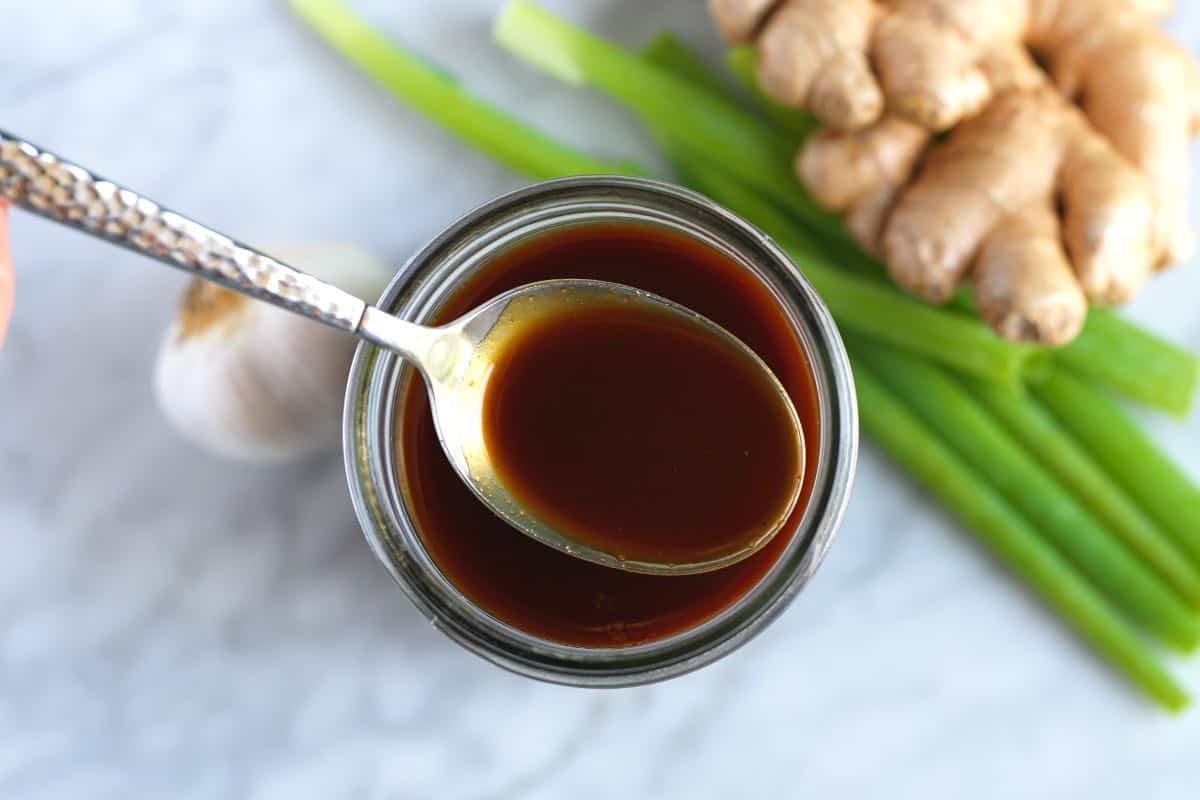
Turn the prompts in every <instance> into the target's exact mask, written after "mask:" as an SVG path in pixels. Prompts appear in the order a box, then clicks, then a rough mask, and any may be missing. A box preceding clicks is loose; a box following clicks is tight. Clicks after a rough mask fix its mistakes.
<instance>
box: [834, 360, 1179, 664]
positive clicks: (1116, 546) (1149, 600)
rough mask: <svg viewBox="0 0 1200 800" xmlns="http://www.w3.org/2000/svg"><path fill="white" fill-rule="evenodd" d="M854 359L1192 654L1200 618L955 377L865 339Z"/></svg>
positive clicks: (1075, 560)
mask: <svg viewBox="0 0 1200 800" xmlns="http://www.w3.org/2000/svg"><path fill="white" fill-rule="evenodd" d="M851 344H852V348H853V350H854V353H855V354H856V355H857V356H858V357H859V358H861V359H862V360H864V361H865V362H866V363H867V365H868V366H869V367H870V368H871V370H872V371H873V372H875V373H876V374H877V375H879V376H880V377H881V378H882V379H883V381H884V383H885V384H886V385H887V386H888V387H889V388H890V389H892V391H894V392H895V393H896V394H897V395H898V396H899V397H900V398H901V399H902V400H903V401H904V402H905V403H907V404H908V405H909V406H910V407H911V408H912V409H913V410H914V411H916V412H917V414H918V415H919V416H920V417H921V418H922V419H924V420H925V423H926V424H927V425H931V426H935V427H936V428H937V430H938V431H939V432H940V433H941V434H942V436H943V437H944V438H945V439H946V441H947V442H949V444H950V445H951V447H953V448H954V450H955V451H956V452H957V453H958V454H959V456H961V457H962V458H963V459H964V460H966V461H967V463H969V464H971V465H972V466H973V467H974V468H975V470H976V471H978V472H979V473H980V474H981V475H982V476H983V477H984V479H985V480H987V481H988V482H989V483H991V484H992V486H994V487H995V488H996V489H997V490H998V491H999V492H1000V493H1001V494H1002V495H1003V496H1004V497H1005V498H1006V499H1007V500H1008V501H1009V502H1010V503H1012V504H1013V505H1014V506H1015V507H1016V508H1017V509H1018V510H1019V511H1020V512H1021V513H1022V514H1023V515H1024V516H1025V517H1026V519H1028V520H1029V521H1030V522H1031V523H1033V525H1034V526H1035V527H1036V528H1037V529H1038V531H1040V532H1041V534H1042V535H1043V536H1045V537H1046V538H1047V539H1048V540H1050V541H1052V542H1053V543H1054V545H1055V546H1056V547H1057V548H1058V550H1059V552H1061V553H1062V554H1063V555H1064V556H1065V557H1066V558H1067V560H1068V561H1070V562H1071V563H1072V564H1074V565H1075V566H1076V567H1077V568H1078V569H1079V571H1080V572H1082V573H1083V574H1084V575H1086V576H1087V577H1088V579H1089V580H1091V581H1092V583H1093V584H1094V585H1095V586H1097V588H1099V589H1100V590H1101V591H1103V592H1104V593H1105V595H1106V596H1107V597H1108V598H1109V600H1111V601H1112V602H1113V604H1115V605H1117V606H1118V607H1120V608H1122V609H1123V610H1124V611H1126V612H1127V613H1128V614H1130V615H1131V616H1133V617H1134V618H1135V619H1137V620H1138V621H1139V622H1141V623H1142V624H1143V625H1145V626H1146V627H1147V628H1149V629H1150V630H1152V631H1154V632H1155V633H1156V634H1158V635H1159V636H1160V637H1161V638H1162V639H1163V641H1165V642H1167V643H1169V644H1171V645H1173V646H1175V647H1177V648H1179V649H1180V650H1184V651H1189V650H1192V649H1194V648H1195V646H1196V645H1197V644H1200V620H1197V618H1196V617H1195V615H1193V613H1192V611H1191V609H1190V608H1188V607H1187V606H1186V605H1184V604H1183V603H1182V602H1181V601H1180V600H1179V598H1178V597H1177V596H1176V595H1175V594H1173V593H1172V592H1171V591H1170V590H1169V589H1168V588H1167V587H1166V586H1165V585H1164V584H1163V583H1162V582H1161V581H1160V580H1159V579H1158V577H1157V576H1156V575H1155V574H1154V573H1153V572H1151V571H1150V570H1149V568H1148V567H1146V566H1145V565H1144V564H1143V563H1142V562H1141V561H1139V560H1138V559H1137V558H1136V557H1134V556H1133V554H1132V553H1130V552H1129V551H1128V550H1127V549H1126V548H1125V547H1124V546H1123V545H1122V544H1121V543H1120V542H1119V541H1118V540H1117V539H1116V538H1114V537H1113V536H1112V535H1111V534H1110V533H1109V532H1108V531H1107V530H1106V529H1105V528H1104V527H1103V526H1102V525H1100V524H1099V523H1098V522H1096V521H1095V520H1094V519H1093V518H1092V516H1091V515H1090V514H1088V512H1087V511H1086V510H1085V509H1084V508H1083V507H1082V506H1080V505H1079V503H1078V502H1077V501H1076V500H1075V498H1073V497H1072V496H1071V495H1070V494H1069V493H1068V492H1067V491H1066V490H1064V489H1063V488H1062V487H1061V486H1060V485H1059V484H1058V481H1056V480H1055V479H1054V477H1053V476H1052V475H1050V474H1049V473H1048V472H1047V471H1046V470H1045V469H1044V468H1043V467H1042V466H1041V465H1039V464H1038V463H1037V462H1036V461H1035V460H1034V459H1033V458H1032V457H1031V456H1030V455H1029V454H1028V453H1026V452H1025V450H1023V449H1022V448H1021V446H1020V445H1018V444H1017V443H1016V442H1015V441H1013V439H1012V438H1011V437H1010V436H1009V435H1008V434H1007V433H1006V432H1005V431H1004V429H1003V428H1002V427H1001V426H1000V425H999V424H998V423H997V422H996V421H995V420H993V419H992V418H991V417H990V416H989V415H988V413H987V412H986V411H984V410H983V409H982V408H980V407H979V406H978V404H976V403H975V401H974V400H973V399H972V398H971V396H970V395H969V394H967V392H966V391H965V390H964V389H963V388H962V385H961V384H960V383H958V382H956V381H955V379H954V378H952V377H951V376H950V374H949V373H947V372H945V371H944V370H941V369H939V368H938V367H936V366H934V365H933V364H929V363H928V362H925V361H922V360H921V359H918V358H914V357H912V356H908V355H905V354H903V353H900V352H897V351H895V350H889V349H887V348H884V347H879V346H877V345H875V344H873V343H869V342H864V341H861V340H851Z"/></svg>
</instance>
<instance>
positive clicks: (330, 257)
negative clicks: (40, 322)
mask: <svg viewBox="0 0 1200 800" xmlns="http://www.w3.org/2000/svg"><path fill="white" fill-rule="evenodd" d="M267 252H269V253H271V254H272V255H274V256H276V257H277V258H279V259H281V260H282V261H284V262H286V263H289V264H292V265H294V266H296V267H297V268H298V269H302V270H304V271H306V272H309V273H311V274H312V275H315V276H316V277H318V278H321V279H323V280H327V281H329V282H330V283H333V284H334V285H336V286H338V287H340V288H342V289H345V290H346V291H348V292H351V293H352V294H354V295H356V296H358V297H360V298H362V299H364V300H367V301H370V302H374V301H375V300H376V299H378V297H379V296H380V294H382V293H383V289H384V287H385V286H386V285H387V282H388V280H389V279H390V278H391V277H392V272H393V271H392V270H390V269H388V268H387V267H386V266H384V265H383V264H382V263H380V262H379V261H377V260H376V259H375V258H373V257H372V256H370V255H368V254H367V253H364V252H363V251H361V250H359V249H357V248H355V247H351V246H348V245H341V244H316V243H306V244H290V245H279V246H276V247H271V248H268V249H267ZM357 343H358V341H357V340H356V339H355V338H354V337H353V336H350V335H349V334H347V333H344V332H342V331H337V330H334V329H332V328H327V327H325V326H324V325H321V324H320V323H317V322H313V321H312V320H307V319H304V318H303V317H300V316H297V315H295V314H291V313H288V312H287V311H283V310H282V309H278V308H275V307H274V306H270V305H268V304H266V303H260V302H258V301H256V300H253V299H251V298H249V297H246V296H245V295H242V294H238V293H237V292H233V291H231V290H229V289H225V288H223V287H220V286H217V285H216V284H212V283H209V282H208V281H204V280H201V279H199V278H195V279H193V280H192V282H191V283H189V284H188V287H187V289H186V290H185V292H184V295H183V298H182V302H181V305H180V308H179V312H178V314H177V316H176V318H175V321H174V323H173V324H172V325H171V327H170V328H169V329H168V330H167V332H166V335H165V337H164V338H163V342H162V345H161V347H160V348H159V352H158V363H157V367H156V369H155V377H154V383H155V390H156V394H157V396H158V402H159V406H160V407H161V408H162V410H163V413H164V414H165V415H166V417H167V419H168V420H170V421H171V422H172V423H174V425H175V427H176V428H178V429H179V431H180V433H182V434H183V435H184V436H185V437H187V438H188V439H190V440H191V441H193V442H194V443H196V444H198V445H200V446H201V447H204V448H205V449H207V450H211V451H213V452H215V453H218V454H220V455H224V456H227V457H230V458H234V459H238V460H242V461H258V462H281V461H289V460H295V459H297V458H300V457H302V456H304V455H306V454H308V453H311V452H313V451H315V450H319V449H323V448H327V447H331V446H333V445H335V444H336V442H337V441H338V436H339V432H340V430H341V410H342V400H343V397H344V395H345V392H346V375H347V373H348V372H349V369H350V360H351V358H352V356H353V354H354V348H355V345H356V344H357Z"/></svg>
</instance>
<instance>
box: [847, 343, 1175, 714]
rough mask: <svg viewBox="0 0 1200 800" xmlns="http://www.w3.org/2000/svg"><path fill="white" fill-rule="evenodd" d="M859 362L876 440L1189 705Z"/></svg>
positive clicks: (1085, 626)
mask: <svg viewBox="0 0 1200 800" xmlns="http://www.w3.org/2000/svg"><path fill="white" fill-rule="evenodd" d="M851 357H852V359H853V358H854V357H853V355H852V356H851ZM853 364H854V384H855V386H856V387H857V389H858V400H859V411H860V414H861V418H862V425H863V428H864V429H865V430H866V431H867V433H869V434H870V435H871V438H872V439H873V440H874V441H875V442H876V443H877V444H878V445H879V446H880V447H881V448H883V450H884V451H885V452H886V453H888V455H890V456H891V457H892V458H893V459H894V460H895V461H896V462H897V463H899V464H900V465H901V466H903V467H904V468H905V469H906V470H908V472H909V473H911V474H912V475H913V476H914V477H915V478H916V479H917V480H919V481H920V482H921V483H922V484H924V485H925V487H926V488H927V489H928V490H929V491H930V492H931V493H932V494H933V495H934V496H935V497H937V499H938V500H939V501H941V503H942V504H943V505H944V506H946V508H948V509H950V510H951V511H952V512H953V513H954V514H955V515H956V516H958V518H959V520H961V521H962V523H963V524H964V525H966V527H967V528H968V529H969V530H970V531H972V532H973V533H974V534H975V536H976V537H977V538H978V539H979V540H980V541H982V542H983V543H984V544H985V545H987V546H988V547H989V548H991V549H992V551H994V552H995V553H996V554H997V555H998V556H999V557H1000V558H1001V559H1002V560H1003V561H1004V562H1005V564H1007V565H1008V568H1009V569H1011V570H1012V571H1013V572H1015V573H1017V574H1018V575H1020V576H1021V577H1022V578H1024V579H1025V580H1026V581H1028V582H1029V584H1030V585H1031V586H1032V587H1033V588H1034V589H1036V590H1037V592H1038V593H1039V594H1040V595H1041V596H1042V598H1043V599H1044V600H1045V601H1046V602H1047V603H1048V604H1049V605H1050V606H1052V607H1053V608H1055V609H1057V610H1058V612H1059V613H1060V614H1062V615H1063V617H1064V618H1065V619H1067V620H1068V621H1069V622H1070V623H1071V624H1072V625H1073V626H1074V627H1075V629H1076V630H1078V631H1079V632H1080V633H1081V634H1082V635H1083V636H1084V638H1086V639H1087V640H1088V641H1089V642H1091V643H1092V645H1093V646H1094V647H1095V648H1096V649H1097V650H1099V651H1100V652H1101V653H1103V654H1104V655H1105V656H1106V657H1107V658H1108V660H1109V661H1110V662H1111V663H1113V664H1114V665H1115V666H1116V667H1117V668H1119V669H1120V670H1121V671H1122V672H1124V673H1125V674H1126V675H1128V676H1129V678H1130V679H1131V680H1132V681H1133V682H1134V684H1135V685H1137V686H1139V687H1140V688H1141V689H1142V690H1143V691H1145V692H1146V693H1147V694H1148V695H1149V696H1150V697H1152V698H1153V699H1155V700H1156V701H1158V702H1159V703H1160V704H1162V705H1163V706H1164V707H1165V708H1167V709H1170V710H1173V711H1178V710H1180V709H1182V708H1184V707H1186V706H1187V704H1188V696H1187V693H1186V692H1185V691H1184V690H1183V689H1182V688H1181V687H1180V686H1179V684H1178V683H1176V682H1175V680H1174V679H1173V678H1172V677H1171V675H1170V674H1169V673H1167V671H1166V670H1165V669H1164V668H1163V667H1162V665H1161V664H1160V663H1159V661H1158V660H1157V659H1156V658H1155V656H1154V654H1153V653H1152V652H1150V650H1149V649H1148V648H1147V647H1146V646H1145V645H1144V644H1143V643H1142V642H1141V640H1139V639H1138V637H1137V636H1136V634H1134V632H1133V631H1132V630H1131V629H1130V627H1129V626H1128V625H1127V624H1126V623H1125V621H1124V620H1123V619H1122V618H1121V616H1120V615H1119V614H1118V613H1117V612H1116V610H1115V609H1114V608H1113V607H1112V606H1111V605H1110V604H1109V603H1108V601H1106V600H1105V599H1104V598H1103V597H1102V596H1101V595H1100V594H1098V593H1097V592H1096V590H1095V589H1093V588H1092V587H1091V585H1089V584H1088V583H1087V581H1085V580H1084V579H1083V578H1082V577H1081V576H1080V575H1079V574H1078V573H1077V572H1076V571H1075V569H1074V568H1073V567H1072V566H1071V565H1070V564H1068V563H1067V562H1066V561H1064V560H1063V558H1062V557H1061V556H1060V555H1059V554H1058V553H1057V552H1055V550H1054V548H1053V547H1051V546H1050V545H1048V544H1047V543H1046V542H1045V541H1043V539H1042V537H1041V536H1040V535H1039V533H1038V532H1037V531H1036V530H1034V529H1033V528H1031V527H1030V526H1029V523H1027V522H1026V521H1025V520H1024V519H1022V517H1021V516H1020V515H1019V514H1017V512H1016V511H1014V510H1013V508H1012V507H1011V506H1010V505H1009V504H1008V503H1007V502H1005V500H1004V499H1003V498H1002V497H1000V496H999V495H998V494H997V493H996V492H995V491H994V490H992V489H991V488H990V487H989V486H987V484H986V483H985V482H984V481H983V480H982V479H981V478H980V476H979V474H978V473H976V472H974V471H973V470H972V469H971V467H970V466H968V465H967V464H966V463H965V462H964V461H963V460H962V459H960V458H959V457H958V456H956V455H955V454H954V453H953V452H951V451H950V450H949V449H948V448H947V447H946V446H945V445H944V444H943V443H942V442H941V440H940V439H939V438H938V437H937V436H936V435H935V434H934V433H933V430H934V429H935V427H936V426H930V427H926V426H925V425H924V424H922V423H921V421H920V420H918V419H917V418H916V417H915V416H913V414H912V413H911V412H910V411H909V410H908V409H907V408H905V407H904V406H903V405H902V404H901V403H900V402H899V401H898V400H897V399H896V398H895V396H894V395H892V393H891V392H890V391H889V390H888V388H887V387H886V386H884V385H883V384H882V383H881V382H880V381H879V380H878V379H877V378H876V377H875V376H874V375H872V373H871V372H870V371H869V370H868V368H867V367H866V365H865V364H864V363H863V362H862V361H861V360H854V361H853Z"/></svg>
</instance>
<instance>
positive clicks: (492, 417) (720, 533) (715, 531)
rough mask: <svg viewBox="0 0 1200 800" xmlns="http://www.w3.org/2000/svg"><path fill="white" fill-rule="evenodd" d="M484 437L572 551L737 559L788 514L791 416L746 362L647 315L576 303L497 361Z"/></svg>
mask: <svg viewBox="0 0 1200 800" xmlns="http://www.w3.org/2000/svg"><path fill="white" fill-rule="evenodd" d="M483 414H484V418H483V435H484V441H485V442H486V444H487V448H488V452H489V455H490V457H491V459H492V462H493V465H494V468H495V470H496V474H497V476H498V477H499V478H500V480H501V481H502V483H503V484H504V485H505V487H506V488H507V489H508V491H509V492H510V493H511V494H512V495H513V496H514V497H515V498H516V499H517V500H518V501H520V502H521V504H522V505H524V506H526V507H527V508H528V509H529V510H530V511H531V512H532V513H535V514H536V515H537V516H538V517H540V518H541V519H543V520H546V521H548V522H550V523H551V524H552V525H553V526H554V527H555V528H556V529H558V530H560V531H562V532H563V533H564V534H565V535H567V536H568V537H569V538H571V539H572V540H574V541H577V542H579V543H580V544H583V545H587V546H591V547H593V548H596V549H598V550H601V551H603V552H607V553H612V554H615V555H617V557H618V558H621V559H628V560H629V561H630V562H645V563H657V564H668V565H674V564H699V563H701V562H708V561H717V560H719V559H727V561H726V564H725V565H727V564H728V563H731V562H732V560H734V559H736V558H740V557H744V556H746V555H748V554H749V553H751V552H753V551H754V550H756V549H757V548H758V547H760V546H762V545H763V544H765V543H766V541H767V540H769V538H770V537H771V536H772V535H773V534H774V533H775V532H776V531H777V530H778V529H779V528H780V526H781V525H782V524H783V522H784V521H785V520H786V518H787V516H788V513H789V512H790V511H791V509H792V506H793V505H794V504H795V502H796V499H797V496H798V494H799V490H800V484H801V478H802V476H803V471H804V445H803V441H802V438H801V436H802V434H801V432H800V427H799V421H798V420H797V419H796V416H795V412H794V411H793V410H792V407H791V403H790V401H789V400H788V399H787V395H786V394H785V393H784V392H783V391H782V389H781V387H779V385H778V383H777V381H776V380H775V379H774V377H773V376H772V375H771V374H770V373H769V372H768V371H767V370H766V368H765V366H764V365H763V364H762V363H761V362H760V361H759V360H758V359H757V358H755V357H753V356H752V355H750V354H749V353H748V352H747V351H745V350H744V349H742V348H741V347H739V346H736V343H730V342H727V341H725V340H723V339H722V338H720V337H719V336H717V335H715V333H712V332H710V331H709V330H705V329H703V328H698V327H697V326H696V325H694V324H692V323H691V321H690V320H689V319H686V318H681V317H680V316H678V315H675V314H671V313H667V312H666V311H665V310H660V309H657V308H655V307H653V306H645V305H639V304H638V303H633V302H611V303H603V304H599V305H595V306H578V307H575V308H571V309H569V310H564V311H562V312H559V313H556V314H553V315H551V316H549V317H548V318H541V319H538V320H536V321H534V322H532V323H529V324H528V325H526V326H524V329H523V330H520V332H518V333H516V334H514V335H513V336H512V337H511V339H510V340H508V341H507V342H506V344H505V345H504V347H503V349H502V350H501V352H500V353H499V354H498V355H497V356H496V358H495V360H494V367H493V370H492V373H491V376H490V378H489V380H488V384H487V389H486V392H485V394H484V407H483Z"/></svg>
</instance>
